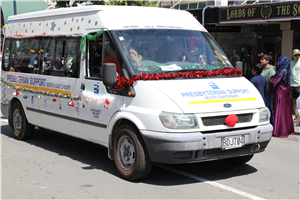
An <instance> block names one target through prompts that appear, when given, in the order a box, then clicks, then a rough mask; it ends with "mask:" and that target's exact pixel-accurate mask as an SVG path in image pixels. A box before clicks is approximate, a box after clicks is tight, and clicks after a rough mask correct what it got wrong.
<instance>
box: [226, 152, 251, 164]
mask: <svg viewBox="0 0 300 200" xmlns="http://www.w3.org/2000/svg"><path fill="white" fill-rule="evenodd" d="M253 156H254V155H253V154H252V155H248V156H241V157H235V158H227V159H224V161H225V162H226V163H228V164H234V165H243V164H245V163H246V162H248V161H250V160H251V159H252V158H253Z"/></svg>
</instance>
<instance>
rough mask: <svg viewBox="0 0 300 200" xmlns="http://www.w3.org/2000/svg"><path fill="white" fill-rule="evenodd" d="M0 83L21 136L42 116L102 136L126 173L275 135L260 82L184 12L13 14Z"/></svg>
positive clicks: (82, 134)
mask: <svg viewBox="0 0 300 200" xmlns="http://www.w3.org/2000/svg"><path fill="white" fill-rule="evenodd" d="M199 58H201V59H199ZM1 82H2V83H1V94H2V96H1V111H2V113H3V115H4V116H5V117H7V118H8V119H9V124H10V126H11V127H12V130H13V134H14V136H15V137H16V138H17V139H19V140H24V139H27V138H30V137H31V136H33V131H34V126H38V127H41V128H45V129H49V130H53V131H57V132H60V133H62V134H67V135H70V136H74V137H77V138H81V139H83V140H87V141H90V142H93V143H96V144H99V145H103V146H105V147H107V148H108V156H109V158H110V159H112V160H114V161H115V164H116V166H117V169H118V171H119V172H120V174H121V176H122V177H123V178H125V179H127V180H139V179H142V178H144V177H146V176H147V175H148V174H149V172H150V170H151V167H152V163H153V162H157V163H168V164H172V163H174V164H175V163H193V162H203V161H210V160H216V159H224V160H226V161H229V162H231V163H236V164H243V163H245V162H247V161H249V160H250V159H251V158H252V156H253V155H254V154H256V153H259V152H262V151H264V150H265V148H266V146H267V145H268V142H269V141H270V140H271V137H272V130H273V128H272V126H271V125H270V123H269V118H270V114H269V110H268V109H267V108H266V107H265V104H264V101H263V99H262V97H261V95H260V93H259V92H258V91H257V89H256V88H255V87H254V86H253V85H252V84H251V83H250V82H249V81H248V80H247V79H245V78H244V77H243V76H242V75H241V71H240V70H239V69H234V68H233V67H232V65H231V64H230V62H229V60H228V59H227V57H226V56H225V54H224V53H223V51H222V50H221V49H220V47H219V46H218V45H217V44H216V42H215V41H214V39H213V38H212V37H211V36H210V34H209V33H208V32H207V31H206V30H205V29H204V28H203V26H202V25H201V24H200V23H199V22H198V21H197V20H196V19H195V18H194V17H193V16H192V15H191V14H190V13H188V12H186V11H179V10H170V9H162V8H152V7H130V6H87V7H77V8H60V9H55V10H46V11H40V12H34V13H28V14H21V15H15V16H11V17H9V18H8V23H7V29H6V33H5V43H4V47H3V59H2V74H1Z"/></svg>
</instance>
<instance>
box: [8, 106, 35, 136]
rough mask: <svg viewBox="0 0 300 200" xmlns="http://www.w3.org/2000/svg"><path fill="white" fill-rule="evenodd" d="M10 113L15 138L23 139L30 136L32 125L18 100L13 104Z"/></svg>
mask: <svg viewBox="0 0 300 200" xmlns="http://www.w3.org/2000/svg"><path fill="white" fill-rule="evenodd" d="M11 113H12V115H11V122H12V130H13V133H14V136H15V138H16V139H18V140H25V139H29V138H30V137H32V135H33V132H34V125H32V124H29V123H28V121H27V118H26V116H25V113H24V110H23V108H22V105H21V104H20V103H19V102H16V103H14V104H13V106H12V112H11Z"/></svg>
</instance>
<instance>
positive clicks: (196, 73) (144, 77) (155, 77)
mask: <svg viewBox="0 0 300 200" xmlns="http://www.w3.org/2000/svg"><path fill="white" fill-rule="evenodd" d="M219 75H226V76H231V75H242V71H241V70H240V69H234V68H232V69H223V70H221V69H219V70H211V71H210V72H207V71H190V72H177V73H159V74H155V73H154V74H144V73H142V74H141V75H140V76H136V75H133V76H131V78H130V79H127V78H126V77H120V76H118V80H117V83H116V85H115V86H114V88H115V89H124V86H125V85H133V83H134V82H136V81H139V80H159V79H163V78H165V79H175V78H180V77H182V78H188V77H198V78H200V77H211V76H219Z"/></svg>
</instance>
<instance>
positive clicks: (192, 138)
mask: <svg viewBox="0 0 300 200" xmlns="http://www.w3.org/2000/svg"><path fill="white" fill-rule="evenodd" d="M272 131H273V126H272V125H271V124H266V125H260V126H256V127H251V128H245V129H242V130H241V129H239V130H230V131H216V132H209V133H201V132H188V133H162V132H154V131H147V130H140V133H141V135H142V137H143V139H144V142H145V145H146V147H147V150H148V154H149V156H150V159H151V161H152V162H158V163H169V164H171V163H173V164H175V163H193V162H204V161H210V160H218V159H225V158H231V157H238V156H244V155H251V154H255V153H259V152H263V151H264V150H265V148H266V147H267V145H268V143H269V141H270V140H271V138H272ZM238 135H243V136H244V139H245V145H244V146H242V147H239V148H233V149H229V150H223V149H222V148H221V141H222V138H224V137H229V136H238Z"/></svg>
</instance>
